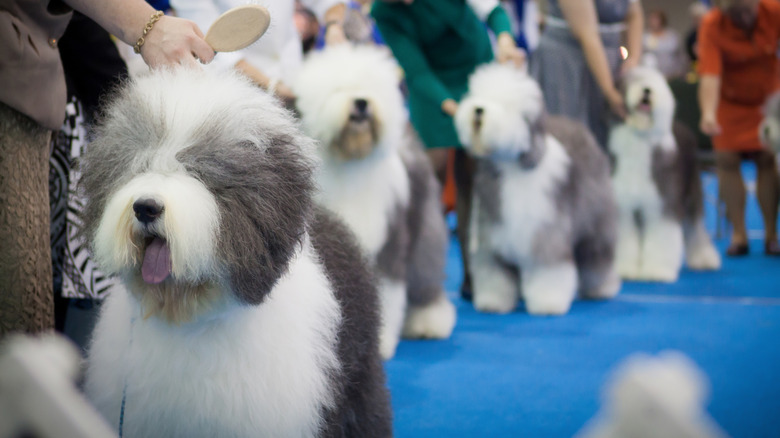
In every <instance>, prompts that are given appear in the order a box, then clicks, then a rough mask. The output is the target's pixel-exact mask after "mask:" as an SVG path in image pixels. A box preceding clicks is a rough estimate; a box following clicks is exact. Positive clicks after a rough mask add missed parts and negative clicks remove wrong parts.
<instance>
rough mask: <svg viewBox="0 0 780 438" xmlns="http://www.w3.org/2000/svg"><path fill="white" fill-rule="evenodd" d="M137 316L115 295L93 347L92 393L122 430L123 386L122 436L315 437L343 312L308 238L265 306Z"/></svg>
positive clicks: (131, 304)
mask: <svg viewBox="0 0 780 438" xmlns="http://www.w3.org/2000/svg"><path fill="white" fill-rule="evenodd" d="M224 295H225V296H229V294H227V293H225V294H224ZM139 314H140V308H139V304H138V302H137V301H136V300H135V299H134V298H133V297H132V296H131V295H130V294H128V293H125V292H123V291H122V292H117V293H114V294H112V295H111V296H109V297H108V299H107V300H106V302H105V304H104V305H103V309H102V311H101V315H100V319H99V321H98V324H97V327H96V330H95V332H94V333H95V334H94V339H93V341H92V345H91V347H90V351H89V368H88V370H87V379H86V392H87V394H88V396H89V397H90V399H91V400H92V402H93V403H94V405H95V406H96V407H97V408H98V410H99V411H100V412H101V413H102V414H103V415H104V416H105V418H106V419H107V420H108V421H109V422H110V424H113V425H115V426H116V425H118V421H119V414H120V409H121V407H120V405H121V402H122V392H123V388H124V386H125V382H126V388H127V396H126V405H125V411H124V426H123V430H124V435H125V436H131V437H151V436H166V437H198V436H203V437H216V436H232V437H255V436H273V437H282V436H296V437H310V436H316V434H317V432H318V430H319V428H320V426H321V421H322V419H321V410H322V408H323V407H332V405H333V403H334V400H333V399H332V388H331V386H330V382H331V379H330V374H331V373H332V372H333V370H337V369H338V368H339V363H338V357H337V353H336V347H337V345H336V343H337V331H338V327H339V325H340V321H341V311H340V308H339V304H338V302H337V301H336V298H335V296H334V292H333V290H332V288H331V286H330V284H329V282H328V279H327V277H326V276H325V274H324V270H323V268H322V267H321V265H320V264H319V262H318V261H317V260H316V256H315V255H314V254H313V251H312V249H311V247H310V245H309V243H308V239H307V240H306V243H305V244H304V246H303V249H302V250H301V252H300V253H299V254H298V255H297V256H296V258H295V259H294V260H293V261H292V262H291V266H290V270H289V272H288V273H287V275H285V276H284V277H283V278H281V279H280V280H279V282H278V283H277V285H276V286H275V287H274V289H273V290H272V291H271V293H270V295H269V296H268V297H267V299H266V302H265V303H264V304H261V305H259V306H242V305H238V304H236V303H234V302H233V303H228V305H227V306H226V307H224V308H222V309H220V310H218V311H214V312H213V313H211V314H209V315H204V316H203V317H201V318H200V319H199V320H198V321H197V322H193V323H188V324H183V325H181V326H175V325H170V324H167V323H165V322H163V321H161V320H158V319H156V318H149V319H147V320H144V319H141V318H140V317H139ZM131 321H132V322H131Z"/></svg>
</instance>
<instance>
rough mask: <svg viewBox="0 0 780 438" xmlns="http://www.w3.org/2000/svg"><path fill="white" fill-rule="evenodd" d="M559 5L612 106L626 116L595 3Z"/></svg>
mask: <svg viewBox="0 0 780 438" xmlns="http://www.w3.org/2000/svg"><path fill="white" fill-rule="evenodd" d="M558 5H559V6H560V8H561V12H563V17H564V18H565V19H566V22H567V23H568V24H569V28H570V29H571V33H572V34H573V35H574V37H575V38H576V39H577V41H579V43H580V46H581V47H582V51H583V52H584V53H585V61H586V62H587V64H588V69H589V70H590V72H591V73H592V74H593V77H594V78H595V79H596V83H597V84H598V86H599V89H601V92H602V94H603V95H604V97H606V99H607V102H609V106H610V108H611V109H612V111H613V112H615V113H616V114H618V115H619V116H621V117H625V114H626V110H625V108H624V104H623V96H622V95H621V94H620V92H619V91H618V90H617V88H616V87H615V83H614V79H613V77H612V72H610V70H609V62H607V54H606V53H605V51H604V45H603V44H602V42H601V37H600V36H599V23H598V18H597V14H596V5H595V4H594V2H593V0H559V2H558Z"/></svg>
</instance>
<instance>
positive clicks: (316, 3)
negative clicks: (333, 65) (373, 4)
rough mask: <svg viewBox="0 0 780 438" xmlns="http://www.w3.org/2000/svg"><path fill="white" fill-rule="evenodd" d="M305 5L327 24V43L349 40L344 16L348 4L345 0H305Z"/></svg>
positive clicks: (324, 24) (321, 21)
mask: <svg viewBox="0 0 780 438" xmlns="http://www.w3.org/2000/svg"><path fill="white" fill-rule="evenodd" d="M301 3H303V5H304V6H306V7H307V8H308V9H309V10H310V11H312V12H314V15H315V16H317V19H318V20H319V21H320V23H322V25H323V26H325V44H326V45H331V44H340V43H344V42H346V41H347V36H346V35H345V34H344V17H345V15H346V13H347V5H346V3H345V2H344V1H343V0H304V1H302V2H301Z"/></svg>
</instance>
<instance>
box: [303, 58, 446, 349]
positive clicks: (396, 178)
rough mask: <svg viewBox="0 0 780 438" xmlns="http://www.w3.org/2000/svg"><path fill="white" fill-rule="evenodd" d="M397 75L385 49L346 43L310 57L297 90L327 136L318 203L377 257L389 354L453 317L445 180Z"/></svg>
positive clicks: (314, 132)
mask: <svg viewBox="0 0 780 438" xmlns="http://www.w3.org/2000/svg"><path fill="white" fill-rule="evenodd" d="M398 78H399V77H398V66H397V65H396V64H395V63H394V62H393V60H392V59H391V58H390V56H389V54H388V53H387V52H385V51H382V50H380V49H378V48H376V47H371V46H361V47H351V46H348V45H342V46H340V47H333V48H329V49H326V50H324V51H323V52H321V53H317V54H314V55H312V56H310V57H309V59H307V60H306V62H305V63H304V66H303V68H302V70H301V74H300V75H299V77H298V80H297V82H296V90H295V91H296V95H297V96H298V100H297V107H298V110H299V111H300V113H301V120H302V125H303V128H304V130H305V131H306V132H307V133H308V134H310V135H311V136H312V137H314V138H315V139H317V140H319V142H320V156H321V159H322V162H323V165H322V167H321V168H320V170H319V172H318V178H317V181H318V183H319V185H320V188H321V193H320V198H319V201H320V202H321V204H322V205H324V206H326V207H327V208H329V209H331V210H332V211H334V212H336V213H337V214H338V215H339V216H341V217H342V218H343V219H344V220H345V221H346V222H347V224H349V226H350V228H351V229H352V230H353V231H354V232H355V234H357V236H358V240H359V241H360V244H361V246H362V248H363V250H364V251H365V252H366V254H367V255H368V257H369V258H370V259H371V260H373V261H374V265H375V272H376V274H377V277H378V281H379V295H380V298H381V302H382V322H383V323H382V330H381V334H380V350H381V352H382V355H383V357H385V358H390V357H392V356H393V355H394V354H395V349H396V346H397V344H398V340H399V336H401V335H403V336H404V337H406V338H435V339H441V338H447V337H449V336H450V334H451V333H452V329H453V326H454V325H455V307H454V306H453V305H452V303H451V302H450V301H449V300H448V299H447V296H446V295H445V294H444V291H443V290H442V283H443V280H444V265H445V261H446V246H447V229H446V224H445V223H444V218H443V216H442V209H441V206H440V202H439V193H440V188H439V185H438V183H437V181H436V178H435V177H434V175H433V170H432V169H431V167H430V164H429V162H428V159H427V157H426V156H425V154H424V153H423V152H422V149H421V146H420V145H419V142H418V140H417V139H416V136H415V134H414V133H413V131H412V130H411V128H410V127H409V122H408V116H407V113H406V109H405V107H404V103H403V97H402V95H401V92H400V90H399V88H398V82H399V80H398Z"/></svg>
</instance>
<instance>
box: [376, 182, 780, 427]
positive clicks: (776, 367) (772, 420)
mask: <svg viewBox="0 0 780 438" xmlns="http://www.w3.org/2000/svg"><path fill="white" fill-rule="evenodd" d="M745 175H746V178H749V179H750V178H754V177H755V173H754V171H753V169H752V168H750V167H746V168H745ZM704 181H705V186H706V191H707V196H708V199H709V201H708V203H707V204H708V211H707V214H708V215H707V221H708V226H709V227H710V229H711V230H713V231H714V229H715V227H716V214H715V208H714V199H715V193H716V190H717V188H716V184H717V183H716V182H715V180H714V178H712V177H711V176H705V178H704ZM747 216H748V225H749V227H750V228H751V230H753V231H752V233H751V236H755V237H756V238H755V239H754V240H753V241H752V250H753V254H751V255H750V256H749V257H746V258H742V259H727V258H724V264H723V269H722V270H721V271H720V272H716V273H694V272H689V271H684V272H683V273H682V275H681V277H680V280H679V281H678V282H677V283H676V284H673V285H661V284H649V283H635V282H632V283H626V284H625V285H624V287H623V290H622V292H621V294H620V295H619V296H618V297H617V298H616V299H615V300H613V301H610V302H576V303H575V304H574V305H573V307H572V310H571V312H570V313H569V314H568V315H566V316H564V317H552V318H544V317H532V316H529V315H528V314H526V313H525V312H524V311H523V310H522V309H520V310H518V311H517V312H515V313H513V314H510V315H503V316H498V315H485V314H480V313H477V312H476V311H474V309H473V307H472V306H471V304H470V303H468V302H464V301H462V300H461V299H460V298H459V296H458V294H457V291H458V288H459V285H460V280H461V276H462V272H461V268H460V259H459V253H458V248H457V241H455V240H453V241H452V244H451V245H450V253H449V263H448V279H447V283H446V288H447V290H448V292H449V294H450V297H451V298H452V299H453V301H454V302H455V304H456V306H457V308H458V324H457V326H456V328H455V331H454V333H453V335H452V338H451V339H449V340H446V341H404V342H402V343H401V345H400V346H399V348H398V352H397V354H396V357H395V358H393V359H392V360H391V361H389V362H388V363H387V364H386V369H387V373H388V383H389V387H390V390H391V393H392V397H393V408H394V415H395V422H394V424H395V433H396V436H398V437H401V438H403V437H570V436H572V435H573V434H574V433H575V432H577V431H578V430H579V429H580V428H581V427H582V426H583V424H585V422H586V421H587V420H588V419H589V418H591V417H592V416H593V415H594V414H595V413H596V412H597V410H598V409H599V397H600V390H601V387H602V384H603V383H604V380H605V378H606V377H607V376H608V374H609V371H610V370H611V369H612V368H613V367H614V366H615V365H616V364H618V363H619V362H620V361H621V360H622V359H623V358H625V357H626V356H628V355H630V354H632V353H634V352H649V353H657V352H659V351H662V350H666V349H675V350H680V351H682V352H684V353H685V354H687V355H688V356H690V357H691V358H692V359H693V360H694V361H695V362H696V363H697V364H698V365H699V366H700V367H701V368H702V370H703V371H704V372H705V373H706V374H707V375H708V376H709V379H710V381H711V384H712V394H711V402H710V404H709V405H708V411H709V412H710V414H711V415H712V416H713V417H714V419H715V420H716V421H717V422H718V424H720V425H721V426H722V427H723V428H724V429H725V430H726V432H727V433H728V434H730V435H731V436H732V437H735V438H737V437H750V438H759V437H771V438H778V437H780V259H770V258H767V257H765V256H764V255H763V253H762V251H763V243H762V240H760V236H761V233H760V230H761V220H760V216H759V214H758V207H757V205H756V203H755V198H754V197H751V199H750V200H749V205H748V214H747ZM727 234H728V233H726V235H727ZM716 243H717V244H718V246H719V247H720V248H721V250H723V248H725V246H726V244H727V242H726V241H725V239H719V240H718V241H717V242H716Z"/></svg>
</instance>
